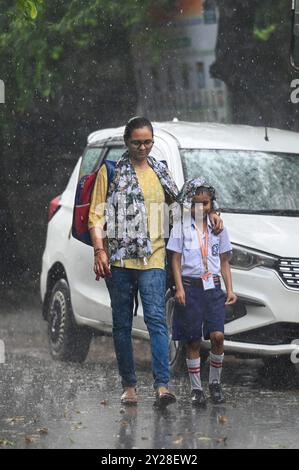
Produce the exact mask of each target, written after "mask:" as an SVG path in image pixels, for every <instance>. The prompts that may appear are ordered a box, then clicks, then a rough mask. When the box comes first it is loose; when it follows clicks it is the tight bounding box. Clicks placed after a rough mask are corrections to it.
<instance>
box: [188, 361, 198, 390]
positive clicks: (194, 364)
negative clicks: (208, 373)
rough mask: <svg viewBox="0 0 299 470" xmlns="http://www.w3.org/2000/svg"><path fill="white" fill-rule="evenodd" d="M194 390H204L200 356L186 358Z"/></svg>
mask: <svg viewBox="0 0 299 470" xmlns="http://www.w3.org/2000/svg"><path fill="white" fill-rule="evenodd" d="M186 362H187V367H188V372H189V377H190V382H191V388H192V390H202V386H201V380H200V357H199V358H198V359H186Z"/></svg>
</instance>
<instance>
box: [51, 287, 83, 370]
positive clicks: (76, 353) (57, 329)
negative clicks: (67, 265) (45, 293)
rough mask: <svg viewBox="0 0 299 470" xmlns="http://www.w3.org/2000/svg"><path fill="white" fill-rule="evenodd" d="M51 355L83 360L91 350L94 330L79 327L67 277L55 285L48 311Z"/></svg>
mask: <svg viewBox="0 0 299 470" xmlns="http://www.w3.org/2000/svg"><path fill="white" fill-rule="evenodd" d="M47 321H48V340H49V346H50V352H51V356H52V357H53V359H55V360H59V361H72V362H83V361H84V360H85V359H86V357H87V355H88V351H89V346H90V341H91V337H92V331H91V330H90V329H88V328H85V327H79V326H78V325H77V324H76V322H75V318H74V314H73V310H72V305H71V297H70V289H69V286H68V283H67V281H66V280H65V279H60V280H59V281H58V282H56V284H55V285H54V286H53V289H52V291H51V294H50V299H49V303H48V312H47Z"/></svg>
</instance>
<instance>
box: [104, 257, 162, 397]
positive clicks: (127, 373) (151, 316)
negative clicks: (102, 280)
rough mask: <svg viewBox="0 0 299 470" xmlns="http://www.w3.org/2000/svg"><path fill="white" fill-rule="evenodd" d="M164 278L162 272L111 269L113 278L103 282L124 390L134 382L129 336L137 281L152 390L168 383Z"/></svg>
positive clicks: (156, 270)
mask: <svg viewBox="0 0 299 470" xmlns="http://www.w3.org/2000/svg"><path fill="white" fill-rule="evenodd" d="M165 277H166V273H165V270H163V269H146V270H139V269H128V268H118V267H113V266H112V277H110V278H107V279H106V284H107V287H108V290H109V294H110V299H111V307H112V319H113V329H112V335H113V340H114V347H115V352H116V358H117V363H118V369H119V374H120V376H121V379H122V386H123V387H134V386H135V385H136V383H137V380H136V374H135V366H134V357H133V346H132V337H131V334H132V321H133V307H134V289H135V286H136V282H137V283H138V290H139V293H140V297H141V301H142V306H143V314H144V321H145V324H146V326H147V329H148V332H149V335H150V344H151V353H152V370H153V376H154V388H155V389H156V388H158V387H160V386H162V385H164V386H167V384H168V382H169V361H168V328H167V324H166V318H165Z"/></svg>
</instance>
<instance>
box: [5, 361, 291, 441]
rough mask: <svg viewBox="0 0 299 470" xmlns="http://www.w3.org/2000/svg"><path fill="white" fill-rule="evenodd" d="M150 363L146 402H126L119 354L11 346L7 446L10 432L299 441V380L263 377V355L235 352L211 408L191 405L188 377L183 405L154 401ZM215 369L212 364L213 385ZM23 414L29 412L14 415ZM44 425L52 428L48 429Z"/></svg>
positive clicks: (143, 384) (53, 436)
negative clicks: (68, 359)
mask: <svg viewBox="0 0 299 470" xmlns="http://www.w3.org/2000/svg"><path fill="white" fill-rule="evenodd" d="M144 364H146V362H144ZM144 364H141V365H140V364H139V366H138V378H139V388H138V395H139V400H140V403H139V405H138V406H137V407H136V408H135V407H130V408H123V407H121V406H120V404H119V399H120V394H121V389H120V385H119V379H118V376H117V374H116V364H115V360H109V361H107V363H106V364H103V363H101V364H100V363H96V362H95V361H94V358H93V359H92V360H91V361H90V362H87V363H85V364H83V365H79V366H78V365H74V364H62V363H59V362H54V361H52V360H51V359H50V358H47V359H46V358H37V357H34V356H32V357H28V356H25V355H16V354H9V355H8V357H7V362H6V364H5V365H2V368H1V376H2V380H1V385H0V396H1V399H0V446H1V439H2V442H5V440H6V442H10V443H13V446H14V447H16V448H97V449H114V448H121V449H130V448H144V449H155V448H157V449H159V448H166V449H167V448H171V449H203V448H239V447H241V448H243V447H249V448H263V447H266V448H271V447H273V448H284V447H291V448H292V447H299V443H298V439H297V437H296V432H295V430H296V429H298V424H299V419H298V418H297V415H298V413H297V410H298V405H299V397H298V388H296V387H293V388H292V389H289V390H288V389H284V388H283V387H281V388H280V389H277V388H274V389H273V388H271V384H269V383H268V385H267V386H265V384H263V385H261V384H260V378H261V376H263V373H262V371H263V369H264V368H263V367H262V366H261V364H260V363H259V361H235V360H232V361H231V363H230V362H229V360H228V361H227V364H226V366H225V369H224V374H223V386H224V391H225V393H226V396H227V403H226V404H225V405H213V404H212V403H208V406H207V408H206V409H203V410H198V409H194V408H192V407H191V405H190V398H189V383H188V379H187V378H186V377H180V378H175V379H174V380H173V384H172V389H173V391H174V392H175V393H176V395H177V398H178V402H177V403H176V404H175V405H173V406H171V407H169V408H168V409H166V410H164V411H161V410H158V409H156V408H154V407H153V403H154V395H153V392H152V386H151V374H150V372H149V368H148V367H147V369H146V370H144ZM207 373H208V371H207V368H206V369H205V370H204V374H203V383H204V386H205V388H206V389H207ZM243 377H245V380H244V381H243ZM17 417H22V420H20V419H19V420H18V419H15V420H13V419H12V418H17ZM41 429H44V430H45V429H46V430H47V432H44V434H40V433H39V430H41ZM31 438H32V439H31Z"/></svg>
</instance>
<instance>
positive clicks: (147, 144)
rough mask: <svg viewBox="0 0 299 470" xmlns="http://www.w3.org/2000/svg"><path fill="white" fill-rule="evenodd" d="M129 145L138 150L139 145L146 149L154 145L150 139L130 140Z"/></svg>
mask: <svg viewBox="0 0 299 470" xmlns="http://www.w3.org/2000/svg"><path fill="white" fill-rule="evenodd" d="M130 144H132V145H134V147H136V148H138V149H139V148H140V147H141V145H144V146H145V147H146V148H150V147H151V146H152V145H153V144H154V141H153V140H152V139H147V140H130Z"/></svg>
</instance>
